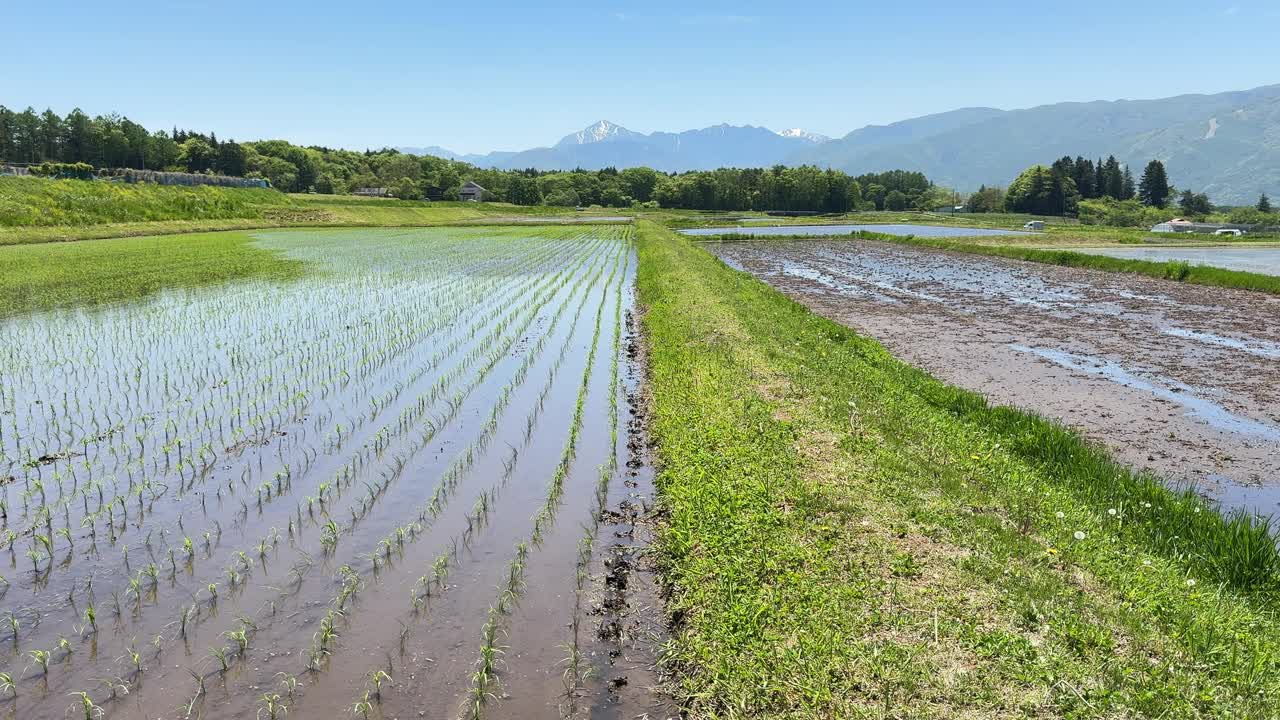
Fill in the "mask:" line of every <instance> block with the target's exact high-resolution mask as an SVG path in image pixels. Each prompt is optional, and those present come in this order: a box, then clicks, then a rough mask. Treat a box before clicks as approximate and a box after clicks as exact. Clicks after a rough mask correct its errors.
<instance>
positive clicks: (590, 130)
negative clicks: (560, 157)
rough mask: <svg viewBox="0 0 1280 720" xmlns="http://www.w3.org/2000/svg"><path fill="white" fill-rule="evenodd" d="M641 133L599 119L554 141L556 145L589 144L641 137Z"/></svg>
mask: <svg viewBox="0 0 1280 720" xmlns="http://www.w3.org/2000/svg"><path fill="white" fill-rule="evenodd" d="M641 137H643V135H641V134H640V133H637V132H632V131H630V130H628V129H626V128H624V127H622V126H621V125H615V124H614V123H611V122H609V121H608V120H600V121H599V122H596V123H595V124H593V125H590V126H588V127H586V128H583V129H582V130H579V131H578V132H576V133H573V134H572V135H566V136H564V138H563V139H562V140H560V142H558V143H556V147H564V146H566V145H590V144H591V143H598V142H608V141H610V140H619V139H629V138H641Z"/></svg>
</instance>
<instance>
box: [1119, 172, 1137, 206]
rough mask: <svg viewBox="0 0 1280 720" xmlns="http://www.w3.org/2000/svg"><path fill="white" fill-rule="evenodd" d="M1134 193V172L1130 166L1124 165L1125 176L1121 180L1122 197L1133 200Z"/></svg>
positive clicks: (1122, 198)
mask: <svg viewBox="0 0 1280 720" xmlns="http://www.w3.org/2000/svg"><path fill="white" fill-rule="evenodd" d="M1133 195H1134V187H1133V173H1131V172H1129V166H1128V165H1125V166H1124V177H1123V179H1121V181H1120V199H1121V200H1132V199H1133Z"/></svg>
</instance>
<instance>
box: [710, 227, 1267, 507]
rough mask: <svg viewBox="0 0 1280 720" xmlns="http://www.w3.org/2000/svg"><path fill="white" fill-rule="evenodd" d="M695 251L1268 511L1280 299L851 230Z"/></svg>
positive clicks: (1141, 463) (999, 398) (964, 381)
mask: <svg viewBox="0 0 1280 720" xmlns="http://www.w3.org/2000/svg"><path fill="white" fill-rule="evenodd" d="M707 248H708V249H709V250H711V251H712V252H714V253H716V254H717V255H718V256H720V257H721V258H722V259H723V260H724V261H725V262H727V263H729V264H730V265H732V266H734V267H736V268H738V269H742V270H746V271H748V272H750V273H753V274H755V275H756V276H758V277H760V278H762V279H763V280H765V281H766V282H768V283H770V284H772V285H773V286H775V287H777V288H779V289H780V290H782V291H783V292H785V293H787V294H788V295H790V296H791V297H793V298H795V299H797V300H798V301H800V302H802V303H804V304H805V305H807V306H809V307H810V308H812V309H814V310H815V311H817V312H819V313H821V314H823V315H825V316H827V317H829V318H832V319H834V320H836V321H839V322H841V323H844V324H846V325H848V326H850V327H853V328H855V329H857V330H860V331H863V332H865V333H866V334H868V335H870V336H872V337H874V338H876V339H877V340H879V341H881V342H882V343H883V344H884V345H885V346H886V347H888V348H889V350H890V351H892V352H893V353H894V354H895V355H896V356H898V357H899V358H901V359H903V360H905V361H906V362H908V363H911V364H913V365H916V366H918V367H921V368H923V369H925V370H928V371H929V372H930V373H932V374H933V375H935V376H937V377H939V378H941V379H943V380H946V381H947V382H950V383H953V384H956V385H960V386H962V387H966V388H969V389H972V390H975V391H978V392H981V393H983V394H985V395H987V396H988V397H990V398H991V399H992V400H993V401H995V402H997V403H1003V404H1011V405H1017V406H1020V407H1025V408H1028V409H1031V410H1034V411H1036V412H1039V413H1041V414H1043V415H1046V416H1049V417H1054V418H1058V419H1060V420H1062V421H1063V422H1065V423H1067V424H1069V425H1071V426H1073V427H1076V428H1079V429H1080V430H1082V431H1083V432H1084V433H1085V434H1087V435H1088V436H1089V437H1091V438H1094V439H1096V440H1098V441H1100V442H1103V443H1105V444H1106V445H1108V446H1109V447H1111V448H1112V449H1113V450H1114V451H1115V452H1117V453H1118V454H1119V456H1120V457H1122V458H1123V459H1124V460H1126V461H1127V462H1129V463H1131V464H1133V465H1134V466H1136V467H1139V468H1149V469H1151V470H1153V471H1155V472H1158V473H1160V474H1162V475H1164V476H1166V477H1168V478H1170V479H1171V480H1172V482H1174V483H1194V485H1195V486H1196V487H1197V488H1198V489H1200V491H1201V492H1203V493H1204V494H1206V495H1208V496H1210V497H1213V498H1216V499H1218V500H1220V501H1221V502H1222V504H1223V505H1224V506H1225V507H1228V508H1248V509H1251V510H1256V511H1259V512H1263V513H1267V514H1272V513H1277V512H1280V322H1278V321H1277V320H1276V319H1277V318H1280V298H1276V297H1272V296H1268V295H1263V294H1260V293H1250V292H1243V291H1233V290H1222V289H1214V288H1205V287H1198V286H1194V285H1184V284H1180V283H1175V282H1169V281H1161V280H1154V279H1147V278H1142V277H1139V276H1134V275H1123V274H1113V273H1104V272H1094V271H1087V270H1079V269H1072V268H1062V267H1057V266H1051V265H1040V264H1033V263H1024V262H1019V261H1013V260H1003V259H994V258H985V257H979V256H973V255H964V254H957V253H947V252H942V251H935V250H928V249H917V248H911V247H906V246H901V245H893V244H888V243H876V242H866V241H791V242H775V243H764V242H761V243H725V244H709V245H708V246H707Z"/></svg>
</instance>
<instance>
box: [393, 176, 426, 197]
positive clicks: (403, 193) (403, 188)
mask: <svg viewBox="0 0 1280 720" xmlns="http://www.w3.org/2000/svg"><path fill="white" fill-rule="evenodd" d="M391 195H392V196H393V197H397V198H400V199H401V200H421V199H422V189H421V188H420V187H418V182H417V181H416V180H414V179H413V178H407V177H402V178H400V179H398V180H396V181H395V183H393V184H392V185H391Z"/></svg>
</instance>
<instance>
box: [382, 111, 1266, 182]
mask: <svg viewBox="0 0 1280 720" xmlns="http://www.w3.org/2000/svg"><path fill="white" fill-rule="evenodd" d="M402 150H405V151H410V150H411V149H410V148H402ZM421 150H424V151H427V152H426V154H432V155H440V156H442V157H453V158H455V159H460V160H464V161H466V162H469V163H472V164H475V165H480V166H483V167H490V166H492V167H498V168H503V169H515V168H527V167H533V168H539V169H544V170H570V169H574V168H578V167H581V168H584V169H588V170H595V169H600V168H603V167H609V166H613V167H618V168H624V167H633V166H637V165H646V166H649V167H652V168H655V169H657V170H663V171H668V172H673V171H685V170H706V169H713V168H718V167H768V166H771V165H777V164H783V165H802V164H812V165H818V166H820V167H831V168H836V169H839V170H843V171H845V172H849V173H851V174H855V175H856V174H861V173H864V172H879V171H883V170H891V169H903V170H918V171H920V172H923V173H925V174H926V175H928V176H929V178H930V179H932V180H933V181H934V182H937V183H939V184H941V185H945V186H948V187H954V188H957V189H959V190H966V191H967V190H974V189H977V188H978V186H979V185H997V186H1004V185H1007V184H1008V183H1009V182H1011V181H1012V180H1013V178H1014V177H1016V176H1017V174H1018V173H1019V172H1021V171H1022V170H1024V169H1026V168H1027V167H1028V166H1030V165H1033V164H1036V163H1044V164H1048V163H1051V162H1053V161H1054V160H1055V159H1057V158H1059V157H1061V156H1063V155H1071V156H1073V157H1074V156H1076V155H1083V156H1085V157H1090V158H1095V159H1096V158H1098V157H1106V156H1108V155H1115V156H1116V158H1117V159H1119V160H1120V162H1122V163H1125V164H1127V165H1130V166H1131V167H1133V169H1134V173H1135V174H1138V173H1140V172H1141V169H1142V166H1143V165H1144V164H1145V163H1146V162H1147V161H1149V160H1151V159H1158V160H1162V161H1163V162H1164V163H1165V165H1166V166H1167V167H1168V171H1169V176H1170V179H1171V180H1172V181H1173V183H1174V184H1175V185H1176V186H1177V187H1178V188H1179V189H1190V190H1194V191H1196V192H1205V193H1207V194H1208V195H1209V196H1210V197H1211V198H1212V199H1213V200H1214V201H1215V202H1219V203H1229V204H1245V203H1252V202H1254V201H1255V200H1257V197H1258V195H1259V194H1261V193H1263V192H1267V193H1268V194H1270V195H1272V196H1280V85H1269V86H1264V87H1259V88H1254V89H1252V90H1242V91H1235V92H1225V93H1217V94H1212V95H1179V96H1176V97H1170V98H1162V99H1156V100H1115V101H1094V102H1068V103H1057V104H1053V105H1042V106H1038V107H1032V108H1027V109H1022V110H999V109H996V108H987V107H971V108H961V109H958V110H952V111H949V112H943V113H937V114H933V115H925V116H922V117H917V118H911V119H908V120H902V121H899V122H895V123H891V124H888V125H869V126H867V127H863V128H859V129H857V130H854V131H852V132H850V133H849V134H847V135H845V136H844V137H842V138H838V139H835V140H831V139H828V138H825V137H823V136H820V135H815V134H811V133H807V132H805V131H803V130H798V129H795V130H784V131H782V132H774V131H772V130H769V129H767V128H762V127H754V126H750V125H746V126H734V125H716V126H713V127H708V128H702V129H700V130H687V131H685V132H681V133H666V132H655V133H651V134H647V135H646V134H643V133H637V132H633V131H631V130H627V129H626V128H624V127H621V126H619V125H616V124H615V123H612V122H609V121H606V120H602V121H600V122H597V123H594V124H592V125H590V126H588V127H586V128H584V129H583V130H581V131H579V132H576V133H571V134H569V135H567V136H565V137H564V138H563V139H561V140H560V141H559V142H558V143H556V145H555V146H553V147H545V148H534V149H531V150H524V151H519V152H496V153H489V154H486V155H463V156H458V155H455V154H453V153H449V151H447V150H444V149H443V148H422V149H421ZM431 150H436V151H437V152H430V151H431Z"/></svg>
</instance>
